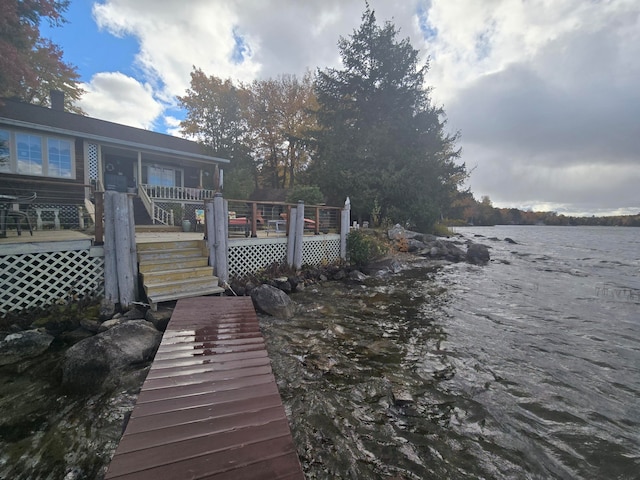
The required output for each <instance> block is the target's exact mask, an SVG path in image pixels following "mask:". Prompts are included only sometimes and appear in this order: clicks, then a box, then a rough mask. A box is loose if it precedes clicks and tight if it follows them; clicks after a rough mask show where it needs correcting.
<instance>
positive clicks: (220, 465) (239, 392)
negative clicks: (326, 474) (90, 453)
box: [105, 297, 304, 480]
mask: <svg viewBox="0 0 640 480" xmlns="http://www.w3.org/2000/svg"><path fill="white" fill-rule="evenodd" d="M105 478H106V479H118V480H121V479H137V480H141V479H153V480H171V479H175V480H186V479H215V480H222V479H234V480H241V479H256V480H257V479H264V480H267V479H269V480H272V479H304V475H303V473H302V468H301V466H300V461H299V459H298V456H297V454H296V449H295V446H294V444H293V440H292V438H291V431H290V429H289V424H288V422H287V417H286V415H285V411H284V407H283V405H282V400H281V399H280V394H279V393H278V388H277V385H276V382H275V378H274V376H273V373H272V371H271V363H270V360H269V357H268V356H267V351H266V348H265V344H264V339H263V338H262V334H261V333H260V329H259V327H258V318H257V316H256V312H255V310H254V307H253V303H252V302H251V299H250V298H249V297H198V298H189V299H183V300H180V301H178V304H177V305H176V308H175V310H174V312H173V315H172V317H171V321H170V322H169V326H168V327H167V330H166V332H165V334H164V336H163V339H162V344H161V345H160V348H159V349H158V353H157V354H156V357H155V359H154V361H153V365H152V366H151V370H150V371H149V374H148V376H147V379H146V380H145V382H144V385H143V386H142V391H141V392H140V395H139V397H138V401H137V403H136V406H135V408H134V410H133V413H132V414H131V418H130V420H129V423H128V425H127V428H126V431H125V433H124V435H123V437H122V439H121V440H120V444H119V445H118V448H117V450H116V453H115V455H114V457H113V459H112V461H111V464H110V465H109V470H108V472H107V474H106V477H105Z"/></svg>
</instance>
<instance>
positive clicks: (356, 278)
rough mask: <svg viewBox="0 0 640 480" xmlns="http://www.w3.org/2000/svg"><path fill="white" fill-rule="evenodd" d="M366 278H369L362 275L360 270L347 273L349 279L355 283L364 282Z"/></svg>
mask: <svg viewBox="0 0 640 480" xmlns="http://www.w3.org/2000/svg"><path fill="white" fill-rule="evenodd" d="M367 278H369V277H368V276H367V275H365V274H364V273H362V272H361V271H360V270H353V271H351V273H349V279H350V280H354V281H356V282H364V281H365V280H366V279H367Z"/></svg>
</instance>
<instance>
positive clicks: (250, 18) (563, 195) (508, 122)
mask: <svg viewBox="0 0 640 480" xmlns="http://www.w3.org/2000/svg"><path fill="white" fill-rule="evenodd" d="M369 3H370V4H371V6H372V8H373V9H374V10H375V11H376V16H377V18H378V21H379V22H383V21H386V20H390V21H393V23H394V24H395V25H396V27H398V28H400V30H401V34H400V36H401V37H402V38H406V37H409V38H410V39H411V42H412V44H413V45H414V47H415V48H418V49H420V51H421V54H422V56H423V58H425V59H426V58H427V56H429V57H430V58H431V62H430V65H431V68H430V73H429V76H428V82H429V86H432V87H433V91H432V96H433V100H434V102H435V103H436V104H438V105H443V106H444V109H445V111H446V112H447V116H448V125H449V127H450V128H451V129H452V130H454V131H456V130H460V131H461V133H462V137H461V146H462V148H463V160H464V161H465V162H466V163H467V165H468V166H469V167H471V168H473V167H475V169H474V171H473V174H472V176H471V179H470V181H469V185H470V186H471V188H472V190H473V191H474V193H475V194H476V196H477V197H480V196H481V195H489V196H490V197H491V199H492V200H493V201H494V203H495V204H496V205H499V206H516V207H530V208H534V209H551V210H558V211H559V212H567V213H582V214H591V213H606V212H610V213H613V212H626V213H631V212H633V213H636V212H637V211H640V198H639V197H640V195H638V194H637V193H636V190H638V188H637V185H638V184H639V181H640V173H639V172H640V159H639V158H638V155H639V153H638V152H640V88H638V85H640V4H638V2H637V0H616V1H613V2H585V1H584V0H554V1H553V2H548V1H544V0H530V1H527V2H513V1H512V0H493V1H492V2H490V3H487V2H477V1H473V0H431V1H427V0H413V1H403V0H370V2H369ZM177 5H180V6H181V7H185V8H178V7H177ZM364 7H365V3H364V2H363V1H360V0H325V1H323V2H315V1H313V2H296V1H292V0H261V1H257V0H256V1H253V0H236V1H229V0H190V1H189V2H188V3H186V4H182V3H180V2H177V1H164V2H157V1H155V0H105V1H103V2H101V3H99V4H98V3H96V4H95V6H94V14H95V16H96V19H97V21H98V22H99V24H100V25H101V28H103V29H104V30H105V31H109V32H112V33H113V34H117V35H123V34H126V35H130V36H132V37H134V38H137V39H138V41H139V44H140V52H139V54H138V56H137V59H136V66H137V67H138V68H137V70H138V71H140V72H141V75H139V76H137V77H136V78H129V80H128V82H129V85H132V86H133V87H132V89H133V91H140V92H142V93H143V94H142V95H139V96H137V97H136V98H135V99H133V101H131V99H127V98H125V97H123V96H122V92H123V90H122V87H121V85H120V86H118V82H99V81H94V82H92V85H91V87H92V93H91V95H89V96H87V99H86V102H85V103H86V104H87V105H84V104H83V107H85V108H86V109H87V111H88V112H89V113H91V114H92V115H94V114H95V115H97V116H101V118H108V119H113V118H111V117H109V115H116V114H117V111H115V110H114V109H111V110H105V109H108V108H109V102H107V101H105V99H107V98H110V99H112V100H114V101H115V103H122V104H124V103H127V102H129V101H131V104H132V105H134V106H135V108H130V109H127V108H120V109H119V110H120V111H121V112H122V111H123V110H124V111H128V112H130V115H132V118H131V120H130V122H129V123H130V124H131V122H134V121H136V119H135V116H136V115H139V114H140V113H141V112H145V114H146V115H147V117H145V118H143V119H140V120H139V121H140V123H141V124H143V125H150V124H152V122H154V121H155V124H156V125H160V124H161V122H160V121H159V119H158V118H157V116H158V115H160V112H161V111H162V109H163V108H166V106H167V105H169V104H171V103H172V102H173V98H174V97H175V95H182V94H184V91H185V89H186V88H187V87H188V85H189V73H190V72H191V69H192V67H193V66H194V65H195V66H197V67H199V68H202V69H203V70H204V71H205V72H206V73H207V74H209V75H216V76H219V77H222V78H229V77H230V78H234V79H237V80H241V81H251V80H253V79H256V78H269V77H275V76H277V75H280V74H285V73H291V74H297V75H302V74H304V73H305V71H307V70H308V69H310V70H312V71H314V70H315V69H316V68H321V69H323V68H327V67H336V66H339V56H338V49H337V42H338V39H339V37H340V36H343V37H346V36H348V35H350V34H351V33H352V32H353V30H354V29H355V28H357V27H358V25H359V24H360V21H361V15H362V12H363V10H364ZM239 40H240V41H241V42H242V43H243V44H244V46H245V47H246V50H245V52H244V53H245V55H244V57H243V58H242V61H238V56H237V50H236V49H237V42H238V41H239ZM234 52H235V53H234ZM234 54H235V56H234ZM120 80H121V81H122V80H123V79H122V78H120ZM140 102H143V103H144V104H145V108H140V105H139V104H140ZM112 110H113V111H112ZM136 111H137V112H138V113H136ZM95 112H98V113H95ZM101 112H103V113H101ZM146 112H150V113H146ZM149 115H156V117H155V118H154V119H151V120H149V118H148V116H149ZM174 124H175V122H174Z"/></svg>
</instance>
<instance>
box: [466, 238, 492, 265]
mask: <svg viewBox="0 0 640 480" xmlns="http://www.w3.org/2000/svg"><path fill="white" fill-rule="evenodd" d="M490 258H491V257H490V255H489V248H488V247H487V246H486V245H482V244H480V243H471V244H469V246H468V247H467V261H468V262H469V263H474V264H476V265H482V264H485V263H487V262H488V261H489V259H490Z"/></svg>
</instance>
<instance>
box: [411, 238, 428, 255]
mask: <svg viewBox="0 0 640 480" xmlns="http://www.w3.org/2000/svg"><path fill="white" fill-rule="evenodd" d="M408 243H409V252H412V253H413V252H417V251H418V250H422V249H423V248H425V247H426V246H427V245H426V244H425V243H424V242H421V241H420V240H416V239H415V238H410V239H409V240H408Z"/></svg>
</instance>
